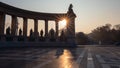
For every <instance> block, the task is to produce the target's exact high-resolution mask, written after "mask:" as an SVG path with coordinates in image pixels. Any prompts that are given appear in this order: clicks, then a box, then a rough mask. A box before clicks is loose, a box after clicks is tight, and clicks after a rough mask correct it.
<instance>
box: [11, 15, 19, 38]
mask: <svg viewBox="0 0 120 68" xmlns="http://www.w3.org/2000/svg"><path fill="white" fill-rule="evenodd" d="M17 26H18V22H17V17H16V16H14V15H13V16H12V23H11V35H12V36H15V35H17V30H18V27H17Z"/></svg>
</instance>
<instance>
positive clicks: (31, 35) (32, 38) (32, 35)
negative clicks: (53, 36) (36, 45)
mask: <svg viewBox="0 0 120 68" xmlns="http://www.w3.org/2000/svg"><path fill="white" fill-rule="evenodd" d="M29 41H35V38H34V32H33V30H32V29H30V39H29Z"/></svg>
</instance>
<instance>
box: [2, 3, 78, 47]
mask: <svg viewBox="0 0 120 68" xmlns="http://www.w3.org/2000/svg"><path fill="white" fill-rule="evenodd" d="M72 8H73V5H72V4H70V6H69V8H68V11H67V13H41V12H33V11H29V10H24V9H20V8H17V7H13V6H10V5H8V4H5V3H2V2H0V43H1V42H7V41H6V37H7V34H8V33H9V32H11V34H10V35H9V36H10V37H11V38H12V40H11V42H14V41H15V42H16V41H17V38H18V35H16V33H17V32H16V29H17V28H18V25H16V24H17V23H18V22H17V17H21V18H23V30H20V33H19V35H20V36H21V37H23V39H24V40H23V42H24V43H25V42H31V41H29V40H28V37H29V36H27V27H28V19H33V20H34V32H33V35H34V39H35V40H34V41H33V43H38V44H41V43H42V44H45V43H50V42H49V40H48V39H49V37H48V32H49V31H48V21H55V36H56V37H55V39H56V40H58V39H59V35H58V34H59V30H58V29H59V21H60V20H62V19H66V20H67V25H66V31H65V32H66V33H65V34H66V35H65V36H66V41H65V42H64V43H65V44H67V45H69V46H75V18H76V15H75V13H74V12H73V9H72ZM6 14H7V15H10V16H11V20H12V21H11V28H10V29H11V31H7V32H8V33H7V34H5V31H6V30H5V20H6V19H5V15H6ZM38 20H44V23H45V25H44V26H45V36H44V39H45V41H44V43H43V42H41V41H39V39H38V37H40V36H38V35H39V33H38ZM22 33H23V34H22ZM40 35H41V36H42V37H43V31H41V34H40ZM17 43H19V41H17ZM21 43H22V42H21ZM54 43H55V44H57V43H58V44H59V43H63V41H62V42H61V41H59V40H58V41H55V42H52V44H54ZM45 45H46V44H45Z"/></svg>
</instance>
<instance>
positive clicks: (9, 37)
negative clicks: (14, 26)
mask: <svg viewBox="0 0 120 68" xmlns="http://www.w3.org/2000/svg"><path fill="white" fill-rule="evenodd" d="M10 35H11V29H10V27H8V28H7V29H6V41H12V40H13V39H12V36H10Z"/></svg>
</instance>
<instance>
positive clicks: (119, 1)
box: [0, 0, 120, 33]
mask: <svg viewBox="0 0 120 68" xmlns="http://www.w3.org/2000/svg"><path fill="white" fill-rule="evenodd" d="M0 1H1V2H4V3H7V4H9V5H12V6H15V7H18V8H22V9H26V10H31V11H37V12H47V13H66V12H67V10H68V7H69V4H71V3H72V4H73V10H74V12H75V14H76V15H77V18H76V20H75V22H76V24H75V25H76V32H85V33H90V32H91V30H93V29H94V28H96V27H98V26H102V25H105V24H107V23H110V24H112V25H115V24H120V0H0ZM51 26H52V24H51Z"/></svg>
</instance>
